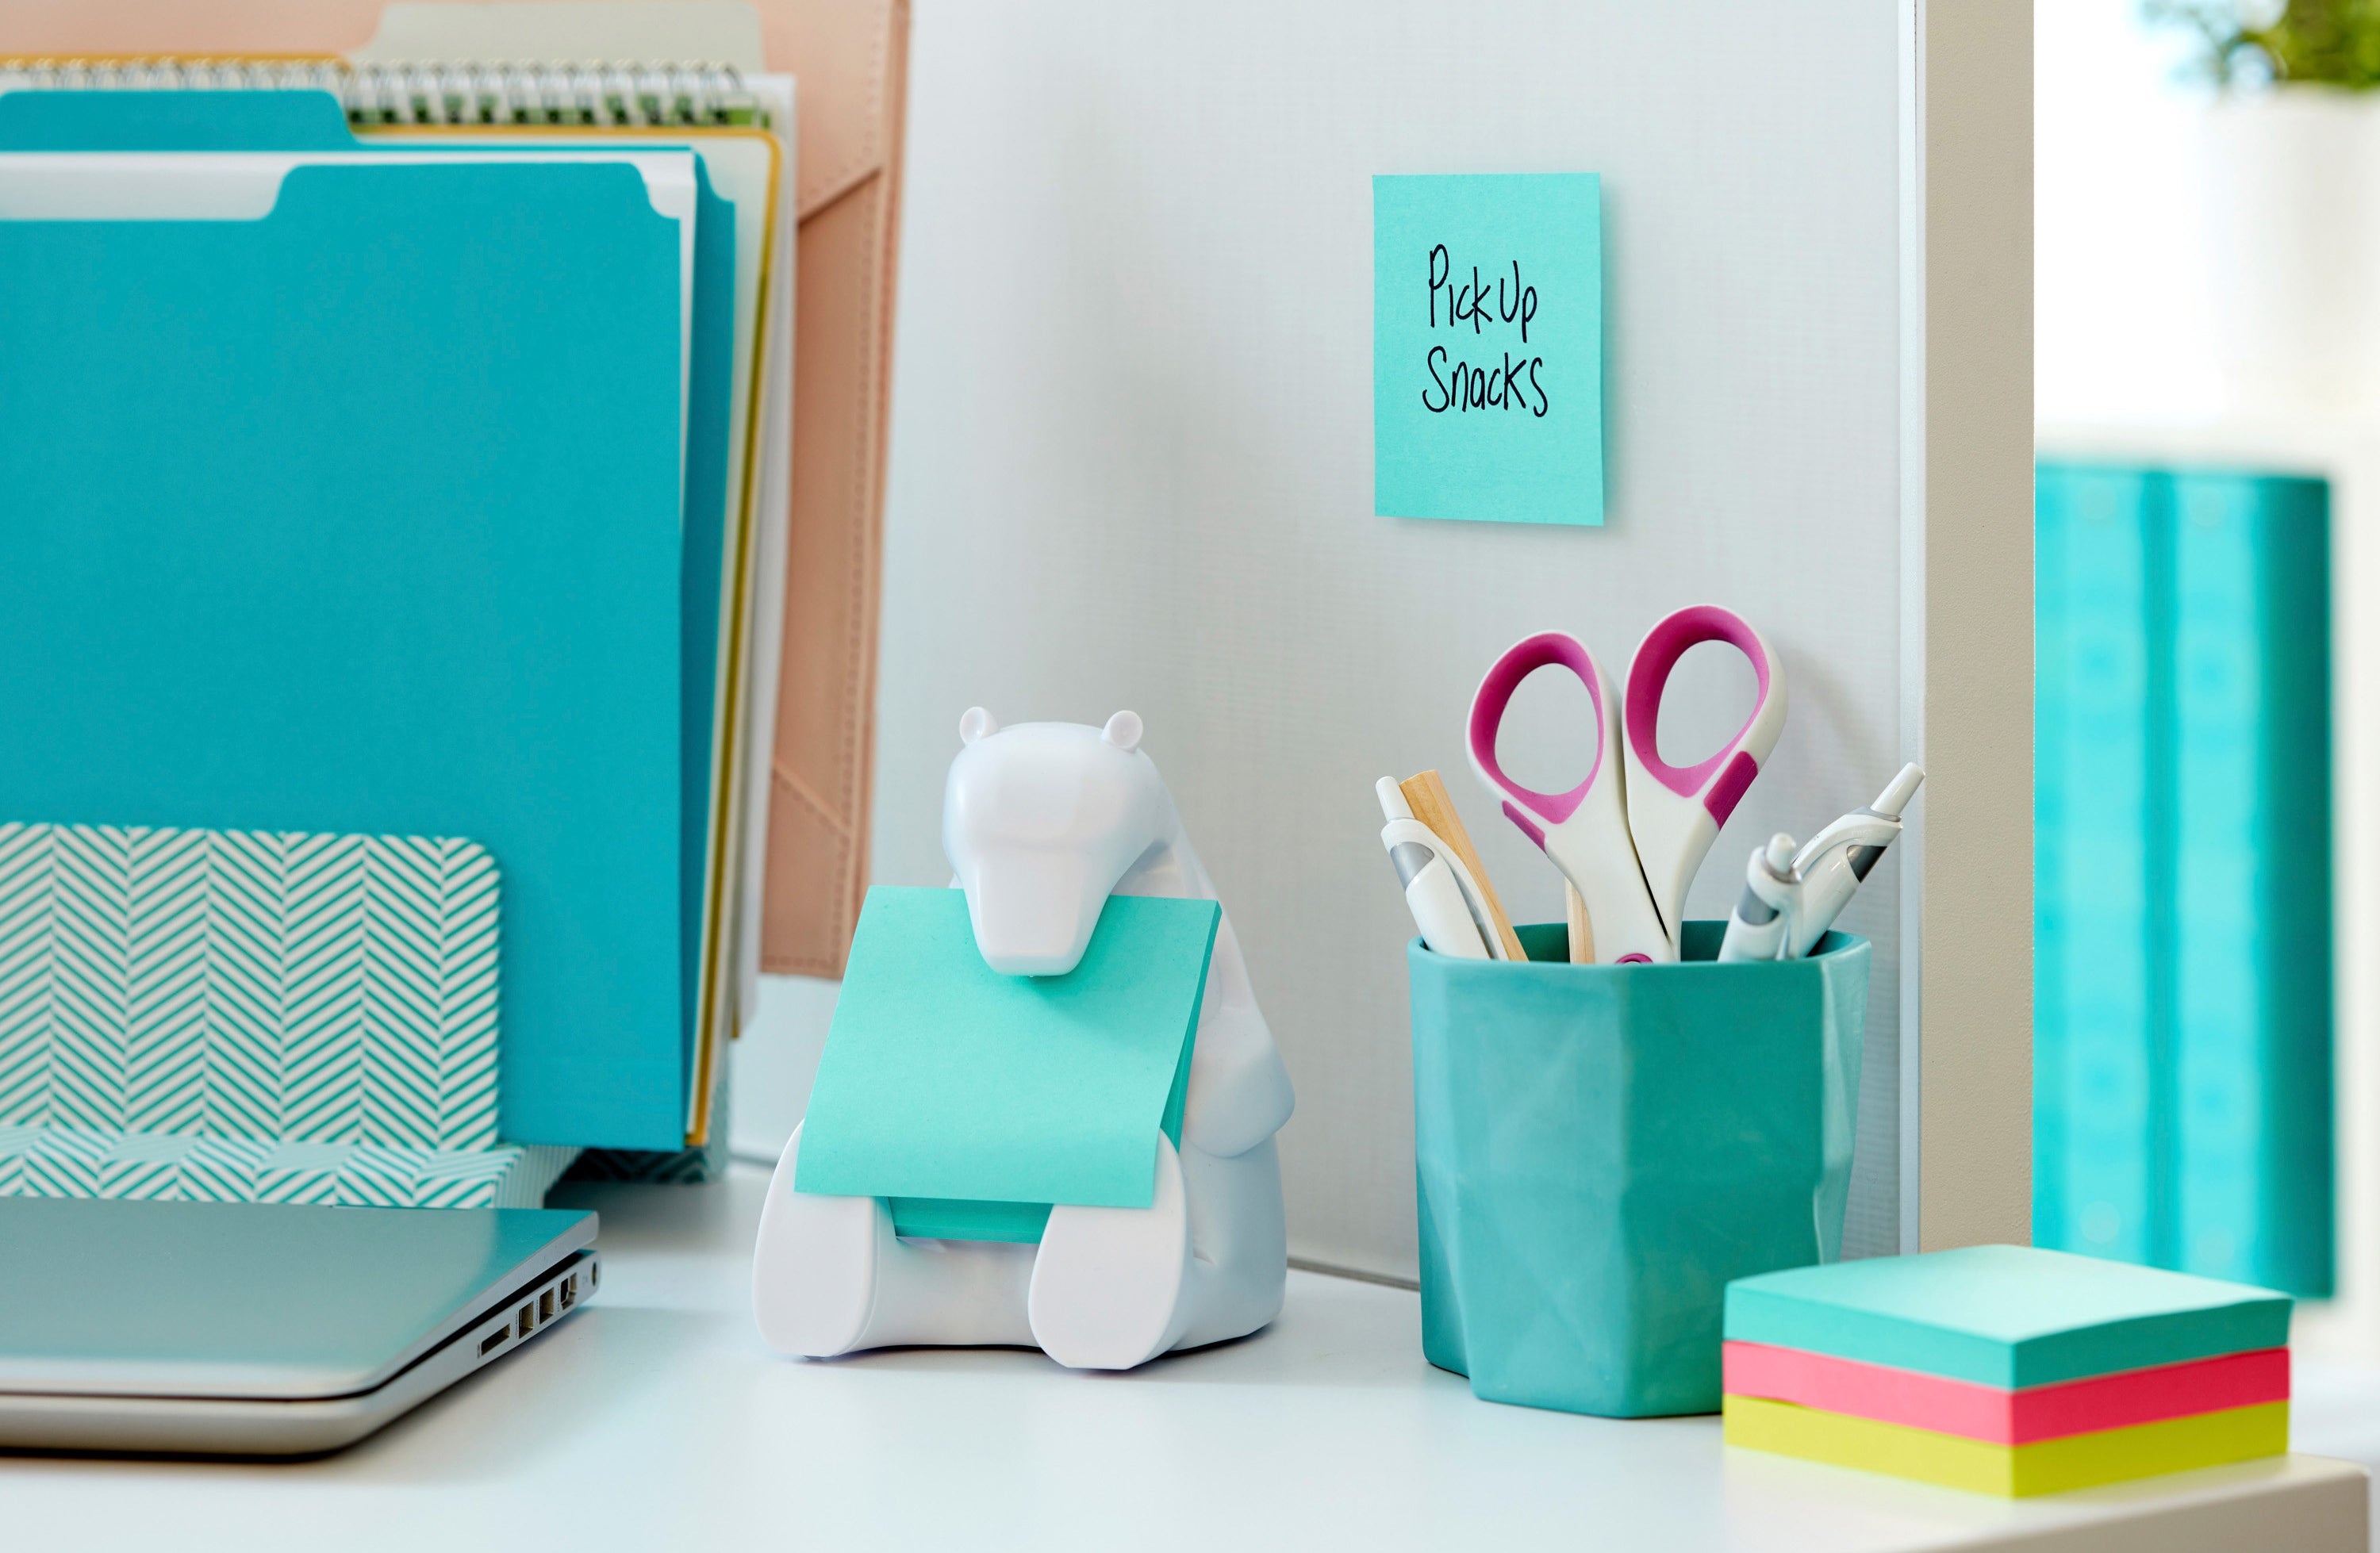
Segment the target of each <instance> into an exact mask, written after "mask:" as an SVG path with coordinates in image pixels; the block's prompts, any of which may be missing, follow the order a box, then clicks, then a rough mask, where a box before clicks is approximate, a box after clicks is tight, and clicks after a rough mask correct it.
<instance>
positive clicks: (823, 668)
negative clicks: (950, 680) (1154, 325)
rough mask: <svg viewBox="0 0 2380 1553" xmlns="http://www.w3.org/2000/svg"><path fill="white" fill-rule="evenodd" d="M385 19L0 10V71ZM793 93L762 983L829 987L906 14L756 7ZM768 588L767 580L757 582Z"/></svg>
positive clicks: (312, 34) (866, 752)
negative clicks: (790, 418) (788, 387)
mask: <svg viewBox="0 0 2380 1553" xmlns="http://www.w3.org/2000/svg"><path fill="white" fill-rule="evenodd" d="M381 7H382V0H0V55H338V54H345V53H346V52H347V51H349V50H351V49H354V48H356V47H358V45H360V44H362V43H363V42H365V40H367V39H368V38H370V36H371V35H372V33H373V30H374V29H375V27H376V26H377V25H378V23H379V20H380V14H381ZM753 8H754V9H755V10H756V11H757V12H758V13H759V18H760V31H761V40H762V47H763V50H764V53H765V56H766V60H767V64H768V67H769V68H770V69H771V70H775V71H783V72H785V73H787V74H790V75H791V76H793V77H794V78H795V91H796V94H797V95H796V103H797V106H796V109H795V112H796V114H797V115H798V117H799V126H798V129H799V134H798V144H797V146H796V151H795V154H796V156H797V157H798V159H799V161H798V165H797V167H796V168H795V213H796V219H797V220H798V222H799V224H800V227H799V234H800V235H799V238H798V252H797V256H796V263H795V309H794V436H793V494H792V498H791V505H790V510H789V514H788V522H787V542H786V552H787V553H786V566H785V576H784V578H783V590H784V612H783V619H784V632H783V659H782V663H781V666H780V669H779V673H778V680H777V685H776V701H777V719H776V723H777V730H776V747H775V752H774V757H773V758H772V759H771V762H770V775H771V781H770V793H769V795H768V833H767V837H766V842H765V858H766V867H767V882H766V886H765V904H764V908H763V912H762V918H761V928H760V963H761V965H762V968H764V969H766V970H769V971H773V972H779V973H789V974H800V975H807V976H840V975H841V974H842V972H843V962H844V953H845V952H846V951H847V950H848V949H849V947H850V944H851V933H852V928H853V925H854V924H855V923H856V921H857V919H858V914H859V902H860V897H861V896H862V894H863V893H865V892H866V889H867V880H868V795H869V789H870V786H871V782H872V776H873V770H872V768H873V765H874V758H875V726H874V722H875V703H876V624H877V616H878V609H877V596H878V586H879V575H880V569H881V566H880V562H881V554H882V543H881V536H882V528H883V514H884V452H885V427H886V421H887V419H888V417H889V414H890V409H891V403H892V396H891V381H890V380H891V370H892V284H893V271H894V259H895V255H896V245H897V241H898V237H899V216H900V181H901V129H902V116H903V95H904V91H905V84H906V79H907V73H908V70H907V66H908V43H909V6H908V0H753ZM761 580H762V582H763V583H764V584H766V583H767V582H768V581H769V580H770V579H767V578H763V579H761Z"/></svg>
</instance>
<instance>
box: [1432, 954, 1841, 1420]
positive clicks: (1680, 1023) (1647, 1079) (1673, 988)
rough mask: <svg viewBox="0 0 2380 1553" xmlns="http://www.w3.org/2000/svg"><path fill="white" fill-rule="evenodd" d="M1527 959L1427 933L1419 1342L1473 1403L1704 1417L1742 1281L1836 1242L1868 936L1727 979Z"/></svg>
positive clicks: (1816, 1258) (1721, 969) (1733, 970)
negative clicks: (1723, 1324)
mask: <svg viewBox="0 0 2380 1553" xmlns="http://www.w3.org/2000/svg"><path fill="white" fill-rule="evenodd" d="M1724 929H1725V924H1723V923H1718V922H1689V923H1687V924H1686V925H1685V961H1684V963H1682V964H1680V965H1570V964H1568V963H1567V960H1566V958H1565V956H1566V954H1567V949H1566V947H1565V942H1566V938H1565V935H1566V929H1565V928H1563V926H1562V925H1561V924H1560V923H1550V924H1543V925H1536V926H1531V927H1525V928H1521V929H1520V930H1519V931H1520V935H1521V942H1522V946H1523V947H1524V949H1526V950H1527V951H1528V953H1529V963H1528V964H1527V965H1514V964H1510V963H1504V962H1496V961H1486V960H1456V959H1451V958H1449V957H1448V956H1446V955H1442V954H1433V953H1431V952H1429V951H1428V950H1427V949H1425V948H1424V947H1422V944H1421V941H1420V940H1417V939H1416V940H1414V942H1413V945H1412V947H1411V948H1410V950H1409V951H1408V952H1407V963H1408V965H1409V966H1410V969H1411V973H1412V978H1413V1042H1414V1154H1415V1174H1416V1176H1417V1178H1418V1187H1419V1202H1420V1215H1421V1318H1422V1351H1423V1353H1424V1354H1425V1355H1426V1356H1427V1358H1428V1360H1429V1362H1430V1363H1431V1364H1433V1365H1437V1366H1438V1367H1439V1368H1440V1369H1446V1370H1452V1371H1454V1372H1455V1373H1456V1374H1458V1375H1467V1376H1469V1377H1471V1389H1472V1391H1473V1393H1474V1394H1475V1395H1477V1396H1479V1397H1481V1398H1484V1399H1486V1400H1487V1401H1500V1402H1520V1403H1524V1404H1526V1405H1528V1406H1531V1407H1549V1408H1560V1409H1562V1410H1564V1411H1566V1412H1571V1413H1600V1414H1602V1415H1603V1416H1605V1417H1610V1418H1645V1417H1654V1416H1658V1415H1661V1414H1666V1413H1716V1412H1718V1403H1719V1304H1720V1299H1721V1296H1722V1294H1723V1293H1724V1292H1725V1291H1726V1288H1727V1283H1728V1280H1730V1279H1733V1278H1743V1277H1746V1276H1749V1275H1750V1274H1753V1273H1759V1272H1768V1271H1771V1270H1773V1269H1775V1268H1792V1267H1805V1266H1807V1265H1809V1264H1811V1263H1813V1262H1826V1261H1832V1260H1833V1259H1834V1258H1835V1257H1836V1256H1839V1255H1840V1253H1841V1249H1842V1231H1843V1207H1844V1203H1845V1201H1846V1199H1847V1198H1848V1197H1849V1195H1850V1193H1851V1173H1852V1131H1853V1127H1854V1125H1855V1123H1856V1122H1857V1119H1858V1106H1859V1070H1860V1050H1861V1048H1860V1042H1861V1037H1862V1033H1863V1030H1864V1025H1865V1024H1866V1021H1867V976H1868V944H1867V940H1865V939H1861V938H1853V937H1852V936H1850V935H1848V934H1843V933H1829V934H1828V935H1827V936H1826V937H1825V938H1824V939H1822V940H1819V942H1818V945H1817V948H1816V951H1815V952H1814V953H1812V954H1811V955H1810V956H1809V957H1808V958H1807V959H1803V960H1785V961H1778V962H1774V963H1764V964H1757V965H1719V964H1718V963H1717V962H1716V959H1715V958H1714V957H1715V956H1716V955H1717V954H1718V942H1719V938H1720V935H1721V933H1722V932H1723V931H1724Z"/></svg>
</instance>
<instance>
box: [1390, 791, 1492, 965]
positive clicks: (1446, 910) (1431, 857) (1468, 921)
mask: <svg viewBox="0 0 2380 1553" xmlns="http://www.w3.org/2000/svg"><path fill="white" fill-rule="evenodd" d="M1375 791H1377V792H1378V794H1379V797H1380V812H1381V813H1383V814H1385V815H1387V816H1388V820H1389V822H1388V823H1387V824H1386V825H1383V826H1381V827H1380V844H1381V845H1382V846H1383V847H1385V848H1387V849H1388V854H1389V861H1390V863H1392V864H1394V865H1395V867H1396V870H1397V882H1398V883H1400V884H1402V885H1403V886H1404V892H1405V905H1406V907H1407V908H1408V909H1409V910H1411V911H1412V913H1413V918H1414V926H1415V927H1416V928H1420V929H1421V941H1422V942H1423V943H1425V944H1427V945H1428V946H1429V948H1430V951H1431V952H1433V953H1437V954H1445V955H1451V956H1452V957H1453V958H1455V959H1458V960H1497V959H1501V958H1503V956H1502V954H1501V953H1500V952H1499V950H1500V945H1498V943H1497V940H1496V935H1495V934H1494V933H1492V932H1490V931H1489V930H1488V926H1487V916H1486V913H1485V912H1484V911H1483V910H1482V909H1481V908H1480V907H1479V906H1478V905H1477V904H1475V903H1476V901H1477V899H1478V895H1477V887H1476V886H1475V885H1473V884H1472V883H1471V882H1470V880H1469V870H1467V869H1465V868H1464V867H1463V859H1461V858H1460V857H1457V856H1455V855H1454V854H1453V853H1452V852H1451V850H1449V849H1448V847H1447V844H1446V843H1445V842H1443V841H1441V840H1440V839H1439V835H1438V832H1437V831H1432V830H1431V829H1430V828H1429V827H1428V826H1427V825H1425V824H1423V823H1422V822H1421V821H1420V820H1418V819H1415V818H1414V817H1413V807H1412V806H1411V805H1409V804H1407V803H1406V802H1405V795H1404V794H1403V792H1401V791H1400V790H1399V789H1398V787H1397V783H1396V779H1395V778H1393V777H1382V778H1381V779H1380V780H1379V783H1378V787H1377V788H1376V789H1375Z"/></svg>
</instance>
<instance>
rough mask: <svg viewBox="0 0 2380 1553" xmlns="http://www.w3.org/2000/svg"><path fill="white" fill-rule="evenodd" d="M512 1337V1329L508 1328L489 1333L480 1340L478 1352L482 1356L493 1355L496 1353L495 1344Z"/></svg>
mask: <svg viewBox="0 0 2380 1553" xmlns="http://www.w3.org/2000/svg"><path fill="white" fill-rule="evenodd" d="M512 1335H513V1329H511V1328H510V1327H499V1328H497V1329H495V1330H494V1331H492V1332H490V1333H489V1334H488V1335H487V1336H486V1337H483V1338H481V1339H480V1353H482V1354H487V1353H494V1352H495V1351H496V1344H498V1343H500V1342H502V1341H504V1339H506V1338H508V1337H510V1336H512Z"/></svg>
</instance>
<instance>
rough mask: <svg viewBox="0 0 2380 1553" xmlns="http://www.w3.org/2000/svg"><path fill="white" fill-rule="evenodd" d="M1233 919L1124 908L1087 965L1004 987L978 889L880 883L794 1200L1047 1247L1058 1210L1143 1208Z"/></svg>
mask: <svg viewBox="0 0 2380 1553" xmlns="http://www.w3.org/2000/svg"><path fill="white" fill-rule="evenodd" d="M1221 920H1222V908H1221V907H1220V906H1218V905H1217V904H1215V903H1214V902H1212V901H1184V900H1172V899H1167V898H1162V897H1157V896H1145V895H1111V896H1110V897H1109V898H1108V902H1107V904H1106V905H1105V906H1104V907H1102V908H1101V910H1100V912H1099V928H1098V929H1097V930H1096V931H1095V932H1094V933H1093V934H1092V935H1091V941H1090V945H1089V947H1088V948H1087V949H1086V950H1085V951H1084V952H1083V959H1082V963H1081V964H1080V965H1076V966H1075V968H1074V969H1073V970H1072V971H1069V972H1067V973H1066V974H1065V975H1064V976H1052V977H1024V976H1002V975H1000V974H998V973H997V972H995V971H993V970H992V969H991V967H990V966H989V965H985V964H984V962H983V956H982V954H981V953H980V952H978V951H977V948H976V943H975V930H974V928H972V927H971V926H970V925H969V923H968V920H967V904H966V896H965V893H964V892H961V891H958V890H892V889H875V890H870V891H869V892H868V899H867V901H866V902H865V903H864V904H863V905H862V907H861V910H860V914H859V927H858V930H857V931H856V933H855V934H854V936H853V939H852V945H851V958H850V962H849V964H848V965H846V966H845V968H844V981H843V991H842V992H841V994H840V995H839V996H838V997H837V999H836V1001H835V1009H834V1025H833V1027H832V1029H831V1030H830V1031H829V1032H828V1035H827V1043H826V1050H825V1052H824V1053H823V1054H822V1055H821V1056H820V1060H819V1071H818V1079H817V1082H816V1084H815V1085H814V1086H812V1088H811V1090H810V1102H809V1110H808V1112H807V1116H806V1117H805V1119H804V1122H803V1126H802V1151H801V1160H800V1165H799V1169H798V1171H796V1174H795V1187H796V1188H797V1189H798V1190H800V1191H804V1192H820V1193H827V1194H832V1195H845V1196H863V1197H889V1198H891V1199H892V1221H893V1228H894V1230H895V1231H897V1232H898V1233H900V1234H904V1235H914V1236H923V1237H929V1238H936V1239H944V1240H1004V1241H1038V1240H1039V1239H1040V1238H1041V1230H1042V1226H1043V1224H1044V1223H1045V1222H1046V1221H1047V1220H1048V1219H1049V1217H1050V1205H1051V1204H1053V1203H1081V1204H1088V1205H1091V1206H1094V1207H1147V1206H1148V1205H1149V1203H1150V1201H1151V1200H1152V1194H1153V1193H1154V1192H1155V1190H1156V1180H1157V1174H1156V1172H1157V1134H1159V1133H1160V1132H1162V1133H1163V1134H1165V1135H1166V1136H1167V1137H1168V1138H1171V1139H1172V1140H1173V1142H1174V1143H1175V1144H1176V1145H1177V1146H1178V1145H1179V1144H1180V1143H1181V1141H1182V1112H1183V1107H1184V1103H1185V1100H1186V1097H1187V1095H1188V1086H1189V1078H1190V1056H1191V1049H1192V1047H1193V1046H1194V1044H1195V1042H1196V1036H1197V1030H1198V1005H1199V1002H1200V1000H1201V999H1203V998H1204V997H1205V995H1206V989H1207V964H1208V957H1209V955H1211V953H1212V952H1213V951H1214V946H1215V930H1216V927H1217V925H1218V924H1219V923H1220V922H1221Z"/></svg>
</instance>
